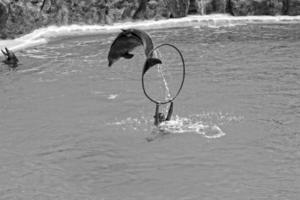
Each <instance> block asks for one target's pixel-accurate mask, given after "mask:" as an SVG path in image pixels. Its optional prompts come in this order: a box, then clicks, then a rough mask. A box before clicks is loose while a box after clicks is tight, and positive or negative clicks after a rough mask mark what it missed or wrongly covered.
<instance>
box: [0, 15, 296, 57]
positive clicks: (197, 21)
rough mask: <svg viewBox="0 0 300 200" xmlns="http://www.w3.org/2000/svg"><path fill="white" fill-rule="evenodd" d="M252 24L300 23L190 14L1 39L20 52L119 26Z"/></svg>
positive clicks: (54, 29)
mask: <svg viewBox="0 0 300 200" xmlns="http://www.w3.org/2000/svg"><path fill="white" fill-rule="evenodd" d="M249 23H300V16H243V17H233V16H229V15H223V14H218V15H203V16H198V15H197V16H196V15H195V16H188V17H184V18H178V19H165V20H158V21H155V20H147V21H135V22H122V23H115V24H113V25H67V26H49V27H45V28H40V29H37V30H35V31H33V32H31V33H29V34H27V35H24V36H21V37H19V38H16V39H13V40H0V49H2V48H4V47H8V48H9V49H11V50H14V51H17V50H21V49H24V48H28V47H32V46H38V45H41V44H46V43H48V42H49V41H51V40H54V39H55V38H59V37H66V36H78V35H93V34H104V33H114V32H119V31H120V29H127V28H140V29H144V30H147V29H161V28H175V27H189V26H191V27H202V26H208V27H216V28H218V27H224V26H235V25H244V24H249Z"/></svg>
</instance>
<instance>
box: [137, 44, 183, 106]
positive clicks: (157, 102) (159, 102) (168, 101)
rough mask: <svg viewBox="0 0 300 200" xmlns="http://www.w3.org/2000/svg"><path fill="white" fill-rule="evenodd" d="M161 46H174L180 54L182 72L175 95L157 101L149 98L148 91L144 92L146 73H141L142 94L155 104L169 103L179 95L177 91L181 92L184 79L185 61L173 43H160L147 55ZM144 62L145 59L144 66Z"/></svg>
mask: <svg viewBox="0 0 300 200" xmlns="http://www.w3.org/2000/svg"><path fill="white" fill-rule="evenodd" d="M162 46H170V47H172V48H174V49H175V50H176V51H177V52H178V54H179V55H180V58H181V62H182V70H183V73H182V81H181V84H180V87H179V89H178V91H177V93H176V95H175V96H174V97H173V98H171V99H169V100H166V101H157V100H155V99H153V98H151V97H150V96H149V95H148V93H147V92H146V89H145V84H144V76H145V74H146V73H144V74H142V88H143V91H144V94H145V96H146V97H147V98H148V99H149V100H150V101H152V102H153V103H156V104H167V103H170V102H172V101H174V100H175V99H176V98H177V96H178V95H179V93H180V92H181V90H182V87H183V84H184V81H185V62H184V58H183V55H182V53H181V51H180V50H179V49H178V48H177V47H176V46H174V45H172V44H169V43H163V44H160V45H158V46H157V47H155V48H153V49H152V50H151V52H150V53H149V55H152V53H153V52H154V51H155V50H156V49H159V48H160V47H162ZM145 64H146V61H145V63H144V66H145Z"/></svg>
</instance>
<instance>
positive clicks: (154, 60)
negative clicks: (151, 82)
mask: <svg viewBox="0 0 300 200" xmlns="http://www.w3.org/2000/svg"><path fill="white" fill-rule="evenodd" d="M157 64H162V62H161V60H160V59H158V58H148V59H147V60H146V62H145V64H144V69H143V75H144V74H145V73H146V72H147V71H148V69H150V68H151V67H153V66H154V65H157Z"/></svg>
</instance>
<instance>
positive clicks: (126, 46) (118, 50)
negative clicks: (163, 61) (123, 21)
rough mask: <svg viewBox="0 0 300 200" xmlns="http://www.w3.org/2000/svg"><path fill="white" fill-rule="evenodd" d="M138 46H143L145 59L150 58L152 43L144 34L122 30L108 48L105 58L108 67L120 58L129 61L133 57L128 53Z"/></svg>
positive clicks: (136, 30) (133, 30)
mask: <svg viewBox="0 0 300 200" xmlns="http://www.w3.org/2000/svg"><path fill="white" fill-rule="evenodd" d="M140 45H143V46H144V49H145V55H146V57H147V58H149V57H152V50H153V42H152V39H151V38H150V36H149V35H148V34H147V33H146V32H144V31H141V30H138V29H126V30H122V32H121V33H120V34H119V35H118V36H117V38H116V39H115V40H114V42H113V43H112V45H111V47H110V50H109V53H108V57H107V58H108V66H109V67H110V66H111V65H112V64H113V63H114V62H116V61H117V60H119V59H120V58H121V57H123V58H125V59H131V58H132V57H133V56H134V55H133V54H130V53H129V52H131V51H132V50H133V49H134V48H136V47H138V46H140Z"/></svg>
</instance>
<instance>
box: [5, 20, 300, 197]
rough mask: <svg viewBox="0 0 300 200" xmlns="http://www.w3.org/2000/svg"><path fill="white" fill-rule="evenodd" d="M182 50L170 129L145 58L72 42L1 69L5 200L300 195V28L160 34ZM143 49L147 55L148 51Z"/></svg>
mask: <svg viewBox="0 0 300 200" xmlns="http://www.w3.org/2000/svg"><path fill="white" fill-rule="evenodd" d="M147 32H148V33H149V34H151V36H152V38H153V41H154V43H155V44H156V45H157V44H161V43H165V42H167V43H171V44H174V45H176V46H177V47H178V48H179V49H180V50H181V51H182V53H183V55H184V57H185V61H186V70H187V71H186V72H187V75H186V81H185V84H184V87H183V90H182V92H181V93H180V95H179V96H178V98H177V99H176V100H175V102H174V115H173V118H172V120H171V121H170V122H166V123H164V124H162V125H161V126H160V127H159V128H155V127H154V126H153V115H154V109H155V105H154V104H153V103H152V102H150V101H149V100H148V99H147V98H146V97H145V96H144V94H143V91H142V88H141V72H142V66H143V62H144V56H143V54H142V51H141V50H142V49H141V48H138V49H137V50H136V51H135V54H136V55H135V56H134V58H133V59H131V60H120V61H118V62H117V63H116V64H115V65H113V66H112V67H111V68H109V67H107V58H106V57H107V53H108V49H109V47H110V44H111V42H112V41H113V39H114V38H115V37H116V35H117V33H107V34H98V35H93V36H78V37H64V38H61V39H56V40H53V41H52V42H49V43H48V44H44V45H41V46H36V47H32V48H27V49H24V50H21V51H18V52H17V56H18V57H19V60H20V63H21V65H20V66H19V67H18V69H17V70H16V71H10V70H9V69H7V67H6V66H4V65H3V64H1V65H0V113H1V119H0V136H1V140H0V141H1V142H0V163H1V165H0V199H3V200H4V199H5V200H6V199H7V200H8V199H22V200H23V199H28V200H29V199H30V200H32V199H38V200H44V199H51V200H53V199H64V200H73V199H74V200H75V199H76V200H77V199H78V200H79V199H80V200H82V199H85V200H96V199H97V200H102V199H103V200H104V199H105V200H106V199H107V200H118V199H120V200H121V199H122V200H124V199H128V200H131V199H139V200H140V199H149V200H166V199H167V200H168V199H170V200H174V199H185V200H189V199H195V200H198V199H206V200H210V199H212V200H214V199H222V200H225V199H226V200H227V199H228V200H232V199H237V200H240V199H249V200H250V199H255V200H258V199H266V200H270V199H274V200H275V199H276V200H277V199H280V200H283V199H289V200H297V199H299V198H300V167H299V166H300V131H299V128H300V126H299V122H300V67H299V65H300V26H299V24H247V25H235V26H221V27H208V26H206V27H203V26H190V27H185V28H171V29H153V30H148V31H147ZM140 52H141V53H140Z"/></svg>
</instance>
